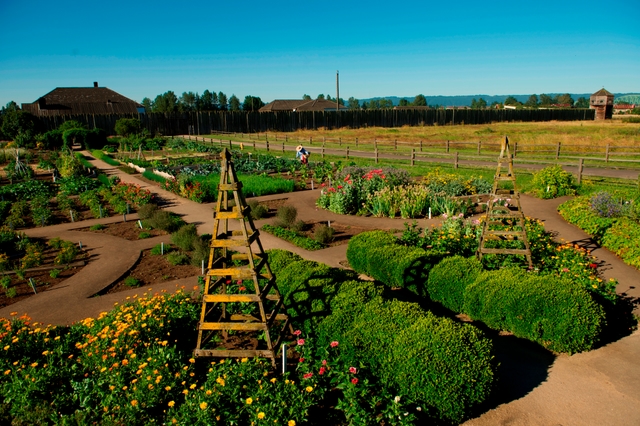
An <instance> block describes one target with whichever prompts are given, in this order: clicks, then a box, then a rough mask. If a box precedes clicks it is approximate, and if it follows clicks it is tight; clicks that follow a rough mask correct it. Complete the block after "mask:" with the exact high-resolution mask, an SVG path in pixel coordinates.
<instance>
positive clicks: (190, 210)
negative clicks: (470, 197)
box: [0, 152, 640, 426]
mask: <svg viewBox="0 0 640 426" xmlns="http://www.w3.org/2000/svg"><path fill="white" fill-rule="evenodd" d="M84 154H85V155H87V156H89V154H88V153H87V152H84ZM91 162H92V163H93V164H94V165H96V166H97V167H99V168H100V169H103V171H105V172H106V173H107V174H117V175H119V176H120V177H121V179H122V180H123V181H125V182H130V183H136V184H139V185H141V186H142V187H145V188H146V189H149V190H150V191H152V192H154V193H156V194H157V195H158V196H159V197H160V198H161V199H162V200H163V201H164V202H165V203H166V209H167V210H170V211H173V212H175V213H178V214H180V215H182V216H183V218H184V219H185V220H186V221H187V222H190V223H196V224H197V226H198V231H199V232H200V233H210V232H211V230H212V229H211V227H212V214H213V213H212V210H213V206H212V204H197V203H194V202H192V201H189V200H185V199H183V198H180V197H177V196H175V195H174V194H172V193H170V192H168V191H164V190H162V189H160V188H158V187H157V186H155V185H151V184H147V183H146V182H144V181H141V180H140V179H137V178H136V177H135V176H131V175H127V174H125V173H122V172H120V171H119V170H118V169H116V168H113V167H112V166H109V165H107V164H106V163H104V162H102V161H99V160H92V161H91ZM317 197H318V190H315V191H311V190H309V191H304V192H297V193H294V194H279V195H271V196H266V197H260V198H258V199H259V200H266V199H280V198H286V199H287V202H288V203H289V204H292V205H294V206H295V207H296V208H297V210H298V217H299V218H300V219H303V220H304V219H315V220H317V219H318V217H321V218H322V220H327V221H332V222H334V223H340V224H345V225H354V226H355V225H357V226H359V227H363V228H369V229H389V230H402V229H403V228H404V226H403V223H404V222H405V220H402V219H386V218H368V217H367V218H363V217H345V216H341V215H336V214H333V213H331V212H327V211H323V210H318V209H317V208H316V207H315V200H316V199H317ZM562 201H563V199H557V200H548V201H542V200H538V199H534V198H532V197H528V196H526V195H525V196H522V207H523V211H524V212H525V214H527V215H528V216H532V217H535V218H538V219H540V220H542V221H544V223H545V227H546V229H547V230H549V231H551V232H554V233H556V234H557V238H558V239H564V240H566V241H570V242H574V243H576V244H580V245H583V246H588V247H590V248H592V249H593V252H592V253H593V254H594V255H595V256H597V257H598V258H599V260H600V262H601V265H600V268H601V269H602V270H603V271H604V275H605V277H606V278H609V277H615V278H617V279H618V280H619V283H620V284H619V286H618V292H619V293H621V294H625V295H626V296H629V297H633V298H636V299H637V298H639V297H640V289H639V288H638V287H639V284H640V272H639V271H638V270H636V269H634V268H632V267H629V266H627V265H625V264H624V263H623V262H622V261H621V260H620V259H619V258H617V257H616V256H615V255H614V254H612V253H611V252H609V251H608V250H606V249H602V248H599V247H597V246H596V245H595V244H593V242H592V241H591V240H590V238H589V236H588V235H586V234H585V233H584V232H582V231H581V230H580V229H578V228H576V227H575V226H573V225H570V224H567V223H566V222H565V221H564V220H562V218H561V217H560V216H559V215H558V213H557V211H556V209H557V206H558V204H560V203H561V202H562ZM130 218H131V219H135V216H134V215H132V216H131V217H130ZM118 220H122V218H119V217H118V218H110V219H96V220H93V221H91V223H94V222H95V223H98V222H100V223H108V222H109V221H118ZM264 222H265V221H256V227H258V228H259V227H260V226H261V225H262V223H264ZM418 222H419V224H420V226H422V227H426V226H431V225H436V224H437V223H439V219H431V220H420V221H418ZM88 224H89V222H83V223H82V225H81V226H80V225H78V224H75V227H76V228H78V227H86V226H88ZM73 225H74V224H67V225H58V226H50V227H45V228H37V229H32V230H29V231H28V234H29V235H33V236H47V237H56V236H57V237H60V238H63V239H67V240H71V241H76V240H78V241H82V244H83V246H84V247H85V248H86V249H87V250H89V251H90V253H91V255H92V259H93V260H92V261H91V262H89V264H88V265H87V266H86V267H85V268H84V269H83V270H82V271H81V272H80V273H78V274H76V275H75V276H74V277H72V278H71V279H69V280H67V281H65V282H64V284H63V285H62V286H59V287H56V288H55V289H52V290H51V291H46V292H43V293H40V294H38V295H36V296H33V297H31V298H29V299H27V300H25V301H23V302H19V303H16V304H14V305H12V306H9V307H8V308H4V309H0V316H8V315H9V312H11V311H18V312H19V313H25V312H26V313H28V314H29V315H30V316H31V317H32V318H33V319H34V320H35V321H39V322H43V323H54V324H69V323H71V322H74V321H78V320H81V319H84V318H85V317H88V316H96V315H97V314H98V313H99V312H102V311H107V310H109V309H111V308H112V307H113V305H114V303H122V302H123V301H125V300H126V299H127V298H132V297H133V296H134V295H136V297H138V296H142V294H143V292H145V293H151V292H157V291H161V290H167V291H172V290H174V289H175V288H176V286H178V287H180V286H184V287H186V289H187V290H190V289H191V288H192V286H194V285H195V284H196V283H197V278H196V277H193V278H189V279H183V280H179V281H177V282H169V283H163V284H162V285H159V286H153V287H152V288H146V289H133V290H130V291H127V292H121V293H116V294H110V295H106V296H100V297H94V298H90V296H91V295H92V294H95V293H96V292H97V291H99V290H100V289H102V288H104V287H106V286H107V285H109V284H111V283H112V282H113V281H115V280H117V279H118V278H119V277H120V276H121V275H122V274H124V273H126V272H127V270H128V269H129V268H130V267H131V266H133V264H134V263H135V261H136V260H137V258H138V256H139V254H140V250H141V249H144V248H149V247H152V246H153V245H155V244H157V243H159V242H160V241H163V240H164V241H165V242H166V241H168V240H169V237H168V236H163V237H156V238H153V239H148V240H140V241H135V242H132V241H123V240H121V239H118V238H116V237H111V236H108V235H102V234H89V233H84V232H82V233H81V232H78V231H74V230H73V229H74V226H73ZM260 239H261V241H262V245H263V247H264V248H265V249H270V248H282V249H286V250H290V251H293V252H295V253H298V254H300V255H301V256H303V257H305V258H307V259H310V260H315V261H318V262H322V263H326V264H328V265H330V266H335V267H339V266H340V262H341V261H344V260H346V248H347V246H346V245H341V246H336V247H331V248H328V249H324V250H319V251H315V252H308V251H306V250H303V249H300V248H298V247H295V246H293V245H291V244H289V243H287V242H285V241H282V240H280V239H278V238H275V237H273V236H271V235H269V234H266V233H262V234H261V236H260ZM636 311H637V308H636ZM507 346H508V348H507V349H505V348H502V349H499V350H500V351H502V352H503V353H506V354H507V356H506V357H505V359H504V360H503V359H501V362H502V363H503V365H504V370H503V372H504V374H505V377H504V379H503V380H504V382H503V384H502V387H503V389H504V391H503V392H502V395H501V397H500V398H501V399H500V400H501V401H505V402H504V403H501V404H498V403H495V402H494V404H493V407H491V408H490V409H489V410H488V411H485V412H484V413H483V414H482V415H480V416H479V417H477V418H474V419H471V420H468V421H467V422H466V423H464V424H465V425H468V426H484V425H487V426H488V425H523V426H524V425H540V426H543V425H544V426H547V425H549V426H550V425H563V426H569V425H632V424H640V396H639V393H638V389H640V332H639V331H636V332H634V333H633V334H631V335H629V336H627V337H624V338H622V339H620V340H618V341H616V342H614V343H611V344H609V345H607V346H605V347H602V348H599V349H597V350H594V351H591V352H588V353H582V354H577V355H573V356H567V355H561V356H558V357H552V356H551V355H549V354H548V353H545V352H544V351H540V350H539V348H536V347H534V346H532V345H527V344H526V343H525V344H516V345H507Z"/></svg>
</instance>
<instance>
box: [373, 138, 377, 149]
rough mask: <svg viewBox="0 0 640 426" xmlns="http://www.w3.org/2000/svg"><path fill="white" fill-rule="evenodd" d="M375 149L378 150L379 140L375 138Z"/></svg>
mask: <svg viewBox="0 0 640 426" xmlns="http://www.w3.org/2000/svg"><path fill="white" fill-rule="evenodd" d="M373 149H375V150H376V151H377V150H378V140H377V139H376V138H373Z"/></svg>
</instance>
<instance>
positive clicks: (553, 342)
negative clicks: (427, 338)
mask: <svg viewBox="0 0 640 426" xmlns="http://www.w3.org/2000/svg"><path fill="white" fill-rule="evenodd" d="M464 312H465V313H466V314H468V315H469V316H470V317H471V318H472V319H474V320H479V321H482V322H484V323H485V324H486V325H487V326H489V327H491V328H493V329H495V330H508V331H510V332H512V333H513V334H514V335H515V336H517V337H522V338H525V339H529V340H532V341H534V342H537V343H539V344H541V345H542V346H544V347H546V348H548V349H550V350H552V351H556V352H568V353H575V352H581V351H587V350H589V349H592V348H593V347H594V346H595V345H596V344H597V343H598V341H599V338H600V334H601V332H602V330H603V328H604V326H605V315H604V311H603V309H602V306H600V305H599V304H597V303H596V302H595V301H594V300H593V299H592V297H591V295H590V294H589V292H588V291H587V290H586V289H584V288H583V287H582V286H581V285H580V284H578V283H574V282H572V281H571V280H569V279H563V278H560V277H556V276H552V275H543V276H540V275H536V274H534V273H531V272H525V271H524V270H522V269H518V268H504V269H500V270H497V271H487V272H483V273H481V274H480V275H478V277H477V279H476V281H475V282H474V283H473V284H471V285H470V286H468V287H467V291H466V292H465V298H464Z"/></svg>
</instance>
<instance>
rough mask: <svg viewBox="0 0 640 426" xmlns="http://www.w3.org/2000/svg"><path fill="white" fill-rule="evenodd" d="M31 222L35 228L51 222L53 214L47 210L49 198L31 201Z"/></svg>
mask: <svg viewBox="0 0 640 426" xmlns="http://www.w3.org/2000/svg"><path fill="white" fill-rule="evenodd" d="M30 207H31V220H32V221H33V223H34V224H36V225H37V226H46V225H48V224H49V223H50V222H51V219H52V218H53V214H52V213H51V209H50V208H49V197H38V198H33V199H32V200H31V206H30Z"/></svg>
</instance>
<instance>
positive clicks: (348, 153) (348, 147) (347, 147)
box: [347, 147, 349, 161]
mask: <svg viewBox="0 0 640 426" xmlns="http://www.w3.org/2000/svg"><path fill="white" fill-rule="evenodd" d="M348 160H349V147H347V161H348Z"/></svg>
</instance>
